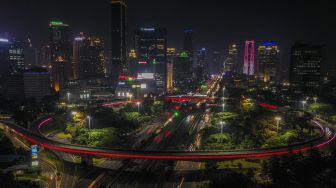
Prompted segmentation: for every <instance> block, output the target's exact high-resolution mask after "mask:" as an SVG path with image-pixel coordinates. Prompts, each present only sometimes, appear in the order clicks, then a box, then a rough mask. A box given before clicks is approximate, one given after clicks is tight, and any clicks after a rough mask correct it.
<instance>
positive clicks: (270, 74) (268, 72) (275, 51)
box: [256, 41, 280, 82]
mask: <svg viewBox="0 0 336 188" xmlns="http://www.w3.org/2000/svg"><path fill="white" fill-rule="evenodd" d="M279 64H280V50H279V46H278V44H277V43H276V42H274V41H266V42H262V43H261V44H260V45H259V46H258V62H257V66H256V74H257V76H258V79H260V80H262V81H264V82H269V81H276V77H277V67H278V66H279Z"/></svg>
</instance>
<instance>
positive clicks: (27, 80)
mask: <svg viewBox="0 0 336 188" xmlns="http://www.w3.org/2000/svg"><path fill="white" fill-rule="evenodd" d="M6 91H7V96H8V97H9V98H10V99H15V100H18V99H23V98H26V99H28V98H34V99H36V100H41V99H42V98H43V97H45V96H48V95H50V75H49V71H48V70H47V69H45V68H32V69H26V70H24V71H23V72H17V73H13V74H11V75H10V76H9V77H8V80H7V84H6Z"/></svg>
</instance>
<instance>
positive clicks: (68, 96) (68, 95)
mask: <svg viewBox="0 0 336 188" xmlns="http://www.w3.org/2000/svg"><path fill="white" fill-rule="evenodd" d="M70 95H71V94H70V92H68V93H67V98H68V103H70Z"/></svg>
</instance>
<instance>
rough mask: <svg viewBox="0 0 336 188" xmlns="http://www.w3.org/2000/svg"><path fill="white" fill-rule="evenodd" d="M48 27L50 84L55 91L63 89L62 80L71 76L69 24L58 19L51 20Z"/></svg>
mask: <svg viewBox="0 0 336 188" xmlns="http://www.w3.org/2000/svg"><path fill="white" fill-rule="evenodd" d="M49 27H50V58H51V60H50V61H51V66H52V84H53V88H54V90H55V91H56V92H59V91H60V90H62V89H63V86H64V84H65V83H64V82H65V81H67V80H70V78H71V76H72V73H73V71H72V66H71V54H72V51H71V43H70V40H69V33H68V32H69V31H68V28H69V25H67V24H64V23H63V22H60V21H52V22H50V24H49Z"/></svg>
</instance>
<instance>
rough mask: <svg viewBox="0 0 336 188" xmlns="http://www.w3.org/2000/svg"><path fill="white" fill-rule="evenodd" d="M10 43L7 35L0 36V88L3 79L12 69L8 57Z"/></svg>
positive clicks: (2, 84)
mask: <svg viewBox="0 0 336 188" xmlns="http://www.w3.org/2000/svg"><path fill="white" fill-rule="evenodd" d="M9 49H10V43H9V39H8V36H6V37H1V36H0V89H1V87H3V86H4V84H5V82H4V80H5V79H6V78H7V75H9V74H10V73H11V71H12V69H11V63H10V59H9Z"/></svg>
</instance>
